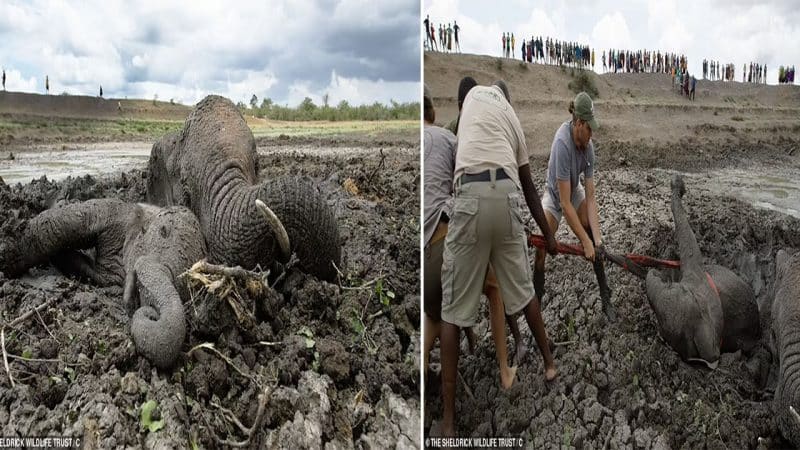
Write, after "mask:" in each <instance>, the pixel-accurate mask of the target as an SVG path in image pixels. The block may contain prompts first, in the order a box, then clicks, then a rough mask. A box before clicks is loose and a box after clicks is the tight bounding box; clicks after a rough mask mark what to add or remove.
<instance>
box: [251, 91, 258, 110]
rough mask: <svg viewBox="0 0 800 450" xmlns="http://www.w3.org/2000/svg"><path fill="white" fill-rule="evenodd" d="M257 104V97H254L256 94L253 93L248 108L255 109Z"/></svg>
mask: <svg viewBox="0 0 800 450" xmlns="http://www.w3.org/2000/svg"><path fill="white" fill-rule="evenodd" d="M257 106H258V97H256V94H253V96H252V97H250V108H252V109H256V107H257Z"/></svg>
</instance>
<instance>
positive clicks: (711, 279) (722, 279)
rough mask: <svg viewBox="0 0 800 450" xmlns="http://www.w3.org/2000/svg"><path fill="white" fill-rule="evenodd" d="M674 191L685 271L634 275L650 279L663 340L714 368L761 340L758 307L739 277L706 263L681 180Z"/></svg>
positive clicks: (685, 356)
mask: <svg viewBox="0 0 800 450" xmlns="http://www.w3.org/2000/svg"><path fill="white" fill-rule="evenodd" d="M671 188H672V216H673V219H674V221H675V237H676V239H677V241H678V253H679V256H680V270H664V271H661V272H659V271H658V270H655V269H651V270H650V271H649V272H645V271H644V270H643V269H642V268H636V269H635V270H632V272H633V273H635V274H637V275H639V276H640V277H643V278H646V287H647V297H648V299H649V302H650V306H651V307H652V308H653V311H654V312H655V315H656V320H657V321H658V328H659V332H660V334H661V336H662V337H663V338H664V340H665V341H666V342H667V343H668V344H669V345H670V346H671V347H672V348H673V349H674V350H675V351H677V352H678V354H679V355H680V356H681V358H683V359H684V360H685V361H697V362H703V363H705V364H706V365H708V366H709V367H710V368H712V369H714V368H716V367H717V364H718V363H719V357H720V353H721V352H735V351H737V350H739V349H741V350H743V351H745V352H750V351H751V350H752V349H753V348H754V347H755V346H756V344H757V343H758V341H759V339H760V336H761V325H760V322H759V312H758V304H757V303H756V300H755V294H754V292H753V290H752V288H751V287H750V286H749V285H748V284H747V283H745V282H744V280H742V279H741V278H740V277H739V276H738V275H736V274H735V273H733V272H732V271H731V270H729V269H727V268H725V267H722V266H718V265H704V264H703V255H702V253H701V252H700V246H699V245H698V244H697V239H696V238H695V236H694V232H693V231H692V228H691V226H690V225H689V218H688V216H687V214H686V210H685V209H684V208H683V204H682V201H681V198H682V197H683V195H684V193H685V192H686V188H685V185H684V183H683V178H682V177H681V176H680V175H675V176H674V177H673V178H672V182H671ZM631 265H632V266H635V264H631Z"/></svg>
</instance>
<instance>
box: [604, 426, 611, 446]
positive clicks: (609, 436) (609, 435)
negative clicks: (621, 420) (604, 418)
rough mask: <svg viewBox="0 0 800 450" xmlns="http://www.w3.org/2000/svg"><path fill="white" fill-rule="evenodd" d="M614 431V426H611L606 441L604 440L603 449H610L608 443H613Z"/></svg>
mask: <svg viewBox="0 0 800 450" xmlns="http://www.w3.org/2000/svg"><path fill="white" fill-rule="evenodd" d="M613 432H614V427H611V428H610V429H609V430H608V433H607V434H606V440H605V442H603V450H607V449H608V444H610V443H611V433H613Z"/></svg>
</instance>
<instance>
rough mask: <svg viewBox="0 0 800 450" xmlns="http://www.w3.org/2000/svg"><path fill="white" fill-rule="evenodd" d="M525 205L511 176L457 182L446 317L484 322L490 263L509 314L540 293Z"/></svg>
mask: <svg viewBox="0 0 800 450" xmlns="http://www.w3.org/2000/svg"><path fill="white" fill-rule="evenodd" d="M524 204H525V200H524V197H523V195H522V192H520V191H519V190H518V188H517V187H516V185H515V184H514V182H513V181H511V180H508V179H505V180H497V181H495V182H491V181H485V182H472V183H467V184H463V185H460V186H458V187H457V189H456V198H455V201H454V204H453V214H452V217H451V218H450V223H449V224H448V225H449V230H448V232H447V237H446V238H445V246H444V257H443V259H444V262H443V265H442V320H444V321H446V322H449V323H452V324H455V325H458V326H460V327H470V326H473V325H475V324H476V323H477V322H478V310H479V307H480V298H481V293H482V292H483V285H484V280H485V279H486V269H487V267H488V265H489V263H490V262H491V263H492V265H493V266H494V272H495V274H496V275H497V281H498V284H499V285H500V294H501V295H502V297H503V303H504V305H505V311H506V314H515V313H517V312H519V311H521V310H522V309H523V308H525V307H526V306H527V305H528V303H529V302H530V301H531V299H532V298H533V297H534V290H533V280H532V278H533V275H532V273H531V264H530V262H529V259H528V244H527V236H526V233H525V227H524V224H523V222H522V205H524Z"/></svg>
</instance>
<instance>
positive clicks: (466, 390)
mask: <svg viewBox="0 0 800 450" xmlns="http://www.w3.org/2000/svg"><path fill="white" fill-rule="evenodd" d="M457 373H458V379H459V380H461V383H463V384H464V391H465V392H466V393H467V396H469V398H470V399H471V400H472V401H473V402H474V401H475V395H473V394H472V389H470V387H469V385H468V384H467V380H465V379H464V375H461V371H460V370H459V371H458V372H457Z"/></svg>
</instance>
